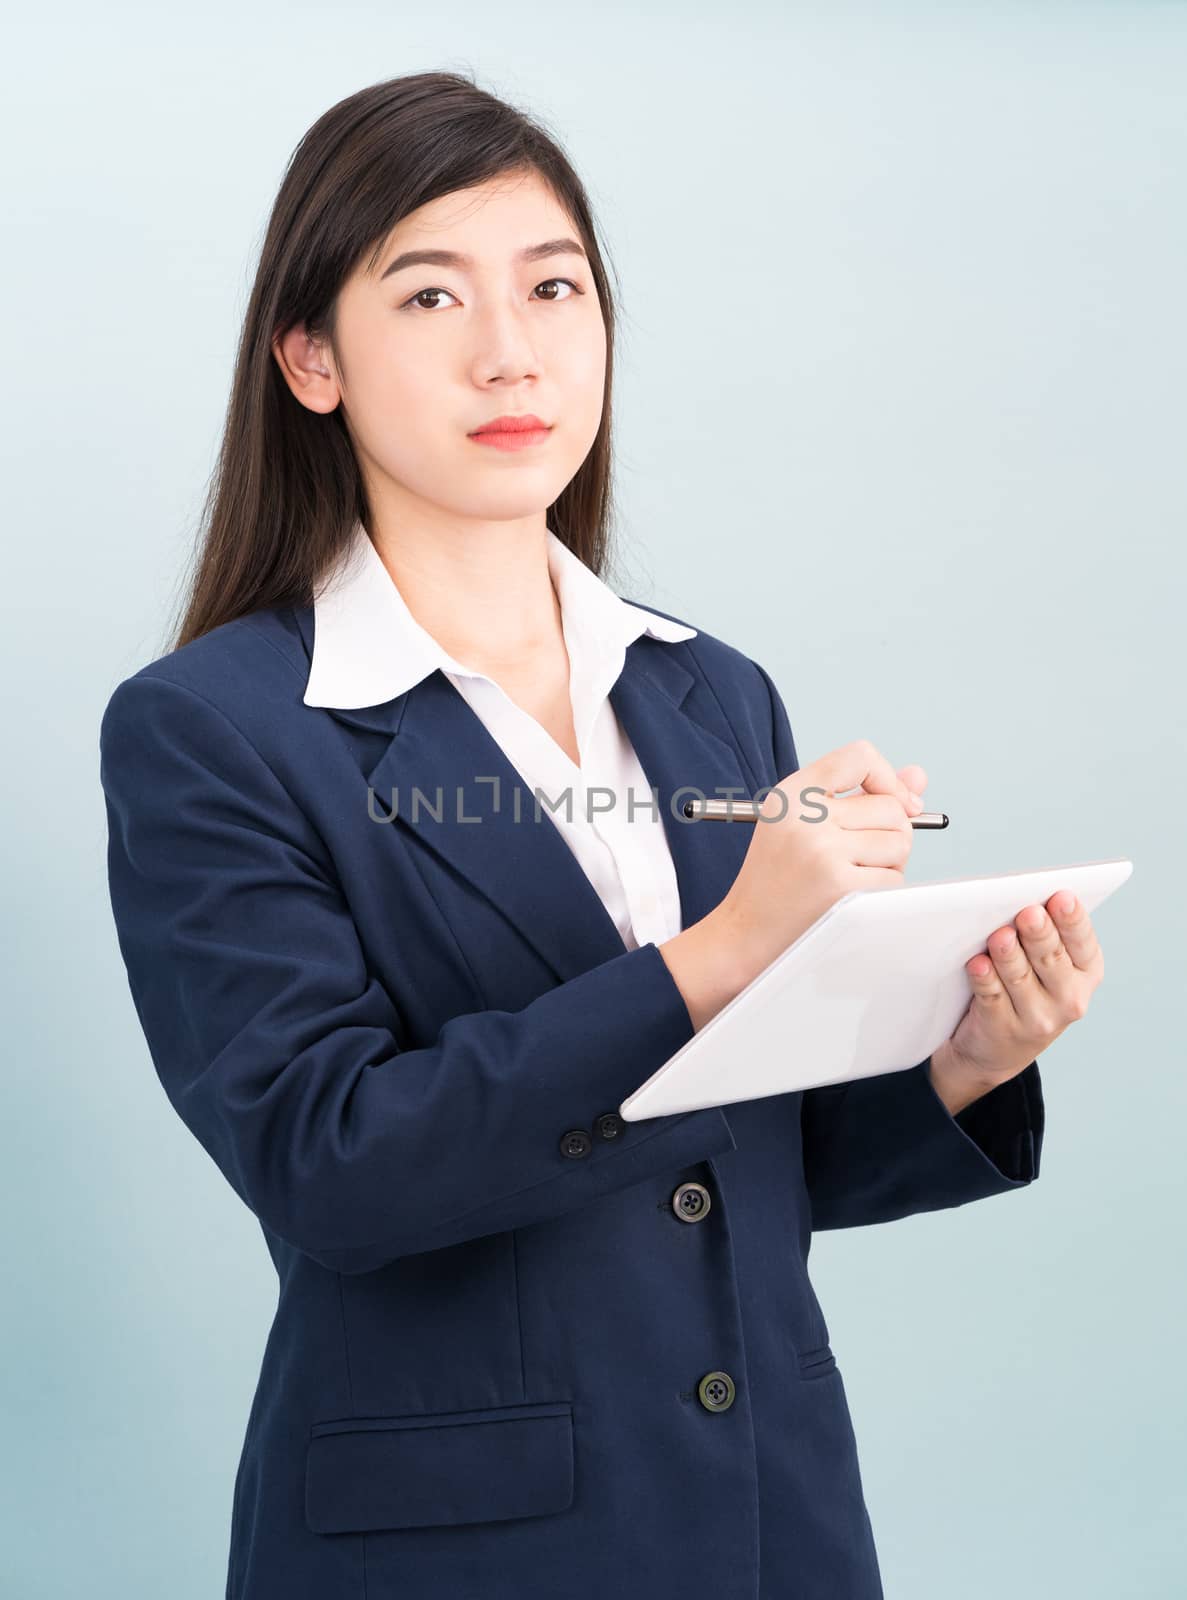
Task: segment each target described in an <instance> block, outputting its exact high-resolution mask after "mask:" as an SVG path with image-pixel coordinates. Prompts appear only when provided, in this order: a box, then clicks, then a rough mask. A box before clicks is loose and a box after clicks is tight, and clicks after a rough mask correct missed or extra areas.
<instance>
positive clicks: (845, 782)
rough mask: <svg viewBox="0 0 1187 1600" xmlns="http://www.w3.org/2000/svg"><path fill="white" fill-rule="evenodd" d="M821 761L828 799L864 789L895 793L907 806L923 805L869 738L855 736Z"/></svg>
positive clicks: (820, 765) (822, 778) (913, 808)
mask: <svg viewBox="0 0 1187 1600" xmlns="http://www.w3.org/2000/svg"><path fill="white" fill-rule="evenodd" d="M818 765H819V771H820V781H821V784H822V786H823V788H824V792H825V796H826V801H827V800H828V799H831V798H833V797H835V796H837V795H843V794H848V793H849V792H850V791H851V790H854V789H864V790H865V791H866V793H867V794H892V795H894V796H895V798H896V799H897V800H898V802H899V804H900V805H901V806H903V807H904V809H906V808H907V807H910V809H911V810H918V809H919V808H918V807H917V806H916V805H915V803H914V802H913V801H912V800H911V798H910V794H909V792H908V790H907V786H906V784H905V783H904V782H903V781H902V779H901V778H900V777H899V776H898V774H897V773H896V772H895V770H894V768H893V767H892V766H891V764H890V762H889V761H888V760H887V759H886V757H885V756H884V755H883V754H882V752H881V751H880V750H877V749H875V748H874V746H873V745H872V744H871V743H870V741H869V740H868V739H855V740H854V741H853V743H852V744H846V745H842V746H841V748H840V749H839V750H831V751H830V752H829V753H828V755H826V756H822V757H821V759H820V762H819V764H818Z"/></svg>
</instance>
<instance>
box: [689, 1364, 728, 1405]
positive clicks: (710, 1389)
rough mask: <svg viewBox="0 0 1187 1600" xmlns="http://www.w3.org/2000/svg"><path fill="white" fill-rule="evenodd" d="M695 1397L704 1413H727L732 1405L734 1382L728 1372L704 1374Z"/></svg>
mask: <svg viewBox="0 0 1187 1600" xmlns="http://www.w3.org/2000/svg"><path fill="white" fill-rule="evenodd" d="M697 1396H698V1398H699V1400H700V1402H701V1404H702V1405H703V1406H704V1408H705V1410H706V1411H728V1410H729V1408H730V1406H732V1405H733V1403H734V1380H733V1379H732V1378H731V1377H730V1375H729V1373H728V1372H706V1374H705V1376H704V1377H703V1378H702V1379H701V1381H700V1383H698V1384H697Z"/></svg>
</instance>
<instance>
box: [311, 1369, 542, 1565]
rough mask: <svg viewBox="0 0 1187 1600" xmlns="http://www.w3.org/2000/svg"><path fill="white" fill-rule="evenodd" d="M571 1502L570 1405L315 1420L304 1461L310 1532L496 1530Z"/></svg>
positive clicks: (497, 1407) (524, 1406)
mask: <svg viewBox="0 0 1187 1600" xmlns="http://www.w3.org/2000/svg"><path fill="white" fill-rule="evenodd" d="M572 1502H573V1407H572V1404H571V1403H570V1402H569V1401H567V1400H561V1401H555V1402H550V1403H548V1404H543V1405H519V1406H495V1407H491V1408H488V1409H485V1410H481V1411H449V1412H436V1413H424V1412H422V1413H419V1414H417V1415H413V1416H401V1417H347V1418H343V1419H341V1420H339V1421H327V1422H315V1423H314V1424H313V1426H312V1428H311V1430H310V1439H309V1446H308V1451H307V1454H306V1461H305V1518H306V1521H307V1522H308V1524H309V1526H310V1527H311V1528H312V1529H313V1531H314V1533H368V1532H372V1531H376V1530H378V1529H381V1528H425V1527H431V1526H434V1525H438V1524H441V1523H458V1522H500V1521H505V1520H506V1519H508V1518H511V1517H539V1516H547V1515H549V1514H550V1513H553V1512H557V1511H564V1510H565V1509H566V1507H568V1506H569V1505H571V1504H572Z"/></svg>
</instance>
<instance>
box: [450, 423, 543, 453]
mask: <svg viewBox="0 0 1187 1600" xmlns="http://www.w3.org/2000/svg"><path fill="white" fill-rule="evenodd" d="M551 432H552V429H551V428H531V429H526V430H523V429H516V430H515V431H514V432H510V433H508V432H505V431H502V432H500V431H495V432H491V433H472V434H470V435H469V437H470V438H471V439H473V441H474V443H475V444H488V445H492V446H493V447H494V448H495V449H496V450H530V449H531V447H532V446H533V445H534V444H542V443H543V442H544V440H545V439H547V438H548V435H549V434H550V433H551Z"/></svg>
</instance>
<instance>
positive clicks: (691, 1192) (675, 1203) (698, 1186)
mask: <svg viewBox="0 0 1187 1600" xmlns="http://www.w3.org/2000/svg"><path fill="white" fill-rule="evenodd" d="M712 1204H713V1197H712V1195H710V1193H709V1191H708V1189H706V1188H705V1185H704V1184H703V1183H682V1184H681V1185H680V1187H679V1188H678V1189H677V1190H676V1193H675V1194H674V1195H673V1196H672V1210H673V1211H674V1212H675V1213H676V1215H677V1216H678V1217H679V1218H680V1220H681V1222H703V1221H704V1220H705V1218H706V1217H707V1216H708V1215H709V1207H710V1206H711V1205H712Z"/></svg>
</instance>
